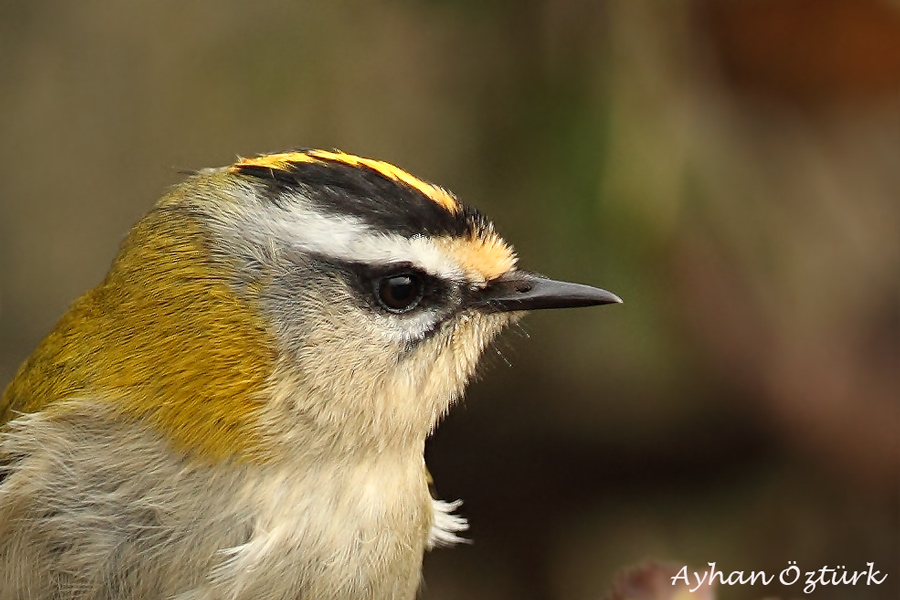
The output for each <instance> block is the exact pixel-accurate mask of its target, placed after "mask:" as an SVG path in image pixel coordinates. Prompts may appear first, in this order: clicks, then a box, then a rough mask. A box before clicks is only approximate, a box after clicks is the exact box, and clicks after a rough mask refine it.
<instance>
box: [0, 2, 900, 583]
mask: <svg viewBox="0 0 900 600" xmlns="http://www.w3.org/2000/svg"><path fill="white" fill-rule="evenodd" d="M0 51H2V56H3V61H2V64H0V385H5V384H6V383H7V382H8V381H9V379H10V378H11V377H12V375H13V373H14V371H15V369H16V367H17V365H18V364H19V363H20V362H21V361H22V360H23V359H24V358H25V356H26V355H27V354H28V353H29V352H30V350H31V349H32V348H33V347H34V346H35V345H36V344H37V342H38V341H39V340H40V339H41V337H42V336H43V335H45V334H46V333H47V332H48V331H49V330H50V329H51V328H52V326H53V324H54V322H55V320H56V319H57V318H58V317H59V316H60V315H61V314H62V313H63V312H64V311H65V309H66V307H67V305H68V304H69V302H71V301H72V300H73V299H74V298H75V297H76V296H77V295H79V294H80V293H82V292H83V291H85V290H86V289H87V288H89V287H91V286H93V285H94V284H95V283H97V282H98V281H99V280H100V279H101V278H102V276H103V274H104V273H105V271H106V269H107V267H108V265H109V263H110V261H111V259H112V257H113V255H114V253H115V251H116V247H117V244H118V243H119V241H120V240H121V239H122V238H123V236H124V234H125V232H126V231H127V230H128V228H129V226H130V225H131V224H132V223H133V222H135V221H136V220H137V219H138V218H139V217H140V216H141V214H142V213H144V212H145V211H146V210H147V209H148V208H149V207H150V206H151V204H152V203H153V202H154V200H155V199H156V198H157V197H158V196H159V195H161V194H162V193H163V192H164V191H165V190H166V188H167V187H168V186H170V185H172V184H173V183H175V182H177V181H179V179H180V178H181V176H180V175H179V169H194V168H201V167H205V166H217V165H224V164H228V163H229V162H231V161H232V160H233V159H234V158H235V156H236V155H242V156H248V155H254V154H257V153H261V152H266V151H277V150H282V149H286V148H290V147H295V146H315V147H325V148H332V147H337V148H340V149H342V150H345V151H348V152H353V153H356V154H362V155H366V156H373V157H378V158H382V159H385V160H389V161H391V162H394V163H396V164H398V165H401V166H403V167H404V168H407V169H408V170H410V171H411V172H413V173H415V174H417V175H420V176H422V177H423V178H425V179H428V180H432V181H435V182H438V183H440V184H441V185H444V186H446V187H448V188H450V189H452V190H454V191H455V192H456V193H457V194H458V195H459V196H460V197H461V198H462V199H463V200H465V201H466V202H468V203H471V204H474V205H476V206H478V207H480V208H481V209H483V210H484V211H485V212H486V213H487V214H489V215H491V216H492V217H493V218H494V220H495V221H496V222H497V225H498V227H499V229H500V231H501V232H502V233H503V234H504V235H505V236H506V237H507V238H508V239H509V240H511V241H512V242H513V243H515V244H516V246H517V248H518V250H519V252H520V256H521V263H522V264H523V265H525V266H526V267H528V268H532V269H535V270H538V271H541V272H544V273H547V274H550V275H553V276H555V277H560V278H569V279H573V280H577V281H583V282H585V283H591V284H595V285H599V286H602V287H605V288H607V289H610V290H612V291H614V292H616V293H618V294H619V295H621V296H622V297H623V298H624V299H625V305H624V306H615V307H606V308H602V309H584V310H576V311H561V312H552V313H542V314H535V315H533V316H531V317H529V318H528V319H527V320H526V321H525V323H524V325H523V326H522V327H521V328H519V329H516V330H514V331H513V332H511V333H509V334H507V335H506V336H505V338H504V339H503V341H502V342H501V343H500V344H499V346H498V348H497V352H492V353H491V355H490V356H489V357H488V360H487V361H486V362H487V365H486V367H487V368H485V369H484V373H483V374H482V375H483V376H482V377H481V378H480V380H479V381H478V382H477V383H475V384H474V385H473V386H472V387H471V390H470V393H469V394H468V397H467V399H466V401H465V402H464V404H463V405H462V406H459V407H457V409H456V410H455V412H454V413H453V414H452V415H451V416H450V417H449V418H448V420H447V421H446V422H445V423H444V424H443V425H442V426H441V428H440V429H439V431H438V433H437V434H436V435H435V437H434V438H433V440H432V441H431V443H430V445H429V448H428V459H429V464H430V466H431V470H432V472H433V473H434V476H435V479H436V481H437V486H438V490H439V491H440V493H441V494H442V495H443V496H444V497H446V498H450V499H453V498H456V497H461V498H464V499H465V501H466V503H465V504H464V506H463V513H464V514H465V515H466V516H468V517H469V519H470V521H471V525H472V529H471V532H470V533H471V537H472V538H473V539H474V543H473V544H471V545H467V546H463V547H461V548H456V549H453V550H440V551H436V552H433V553H431V554H430V555H429V556H428V557H427V558H426V568H425V581H426V585H425V588H424V592H423V598H425V599H427V600H442V599H455V598H459V599H475V600H479V599H482V598H483V599H488V598H490V599H516V600H556V599H560V600H562V599H567V600H569V599H573V600H581V599H585V600H588V599H597V598H601V597H602V596H603V595H604V593H605V592H606V590H608V589H609V586H610V585H611V584H612V582H613V581H614V578H615V575H616V573H617V572H618V571H620V570H621V569H622V568H624V567H627V566H629V565H634V564H636V563H639V562H641V561H643V560H646V559H657V560H662V561H669V562H671V563H673V564H675V565H676V566H680V565H685V564H687V565H691V566H692V567H702V566H705V565H706V563H707V562H709V561H717V566H718V568H719V569H722V570H725V571H726V572H727V571H731V570H751V569H754V570H755V569H766V570H768V571H770V572H779V571H780V570H781V569H783V568H785V567H786V566H787V561H789V560H795V561H797V563H798V565H799V567H800V568H801V569H803V570H812V569H817V568H819V567H821V566H825V565H830V566H835V565H845V566H846V567H847V568H848V569H849V570H855V569H864V568H865V563H866V562H869V561H874V562H875V565H876V568H878V569H880V570H882V572H883V573H884V572H887V573H889V574H890V575H889V577H888V579H887V581H885V582H884V583H883V584H882V585H880V586H869V587H866V586H857V587H836V588H833V587H829V588H821V589H819V590H817V591H816V593H815V594H814V595H813V596H812V597H815V598H825V599H832V598H833V599H838V598H854V599H860V600H866V599H876V598H878V599H881V598H884V599H896V598H897V597H898V592H900V589H898V579H900V572H898V565H900V503H898V483H900V451H898V440H900V295H898V283H900V235H898V234H900V232H898V223H900V214H898V213H900V3H898V2H897V1H888V0H880V1H878V0H730V1H728V0H694V1H690V2H688V1H682V2H672V1H664V0H658V1H652V0H558V1H537V0H516V1H513V0H508V1H500V0H482V1H480V2H479V1H476V0H457V1H451V0H444V1H440V0H431V1H424V0H421V1H413V0H406V1H401V0H397V1H388V0H378V1H369V2H355V3H351V2H273V1H267V0H262V1H257V2H252V3H251V2H237V1H234V0H232V1H227V2H226V1H217V2H212V1H205V2H173V1H169V2H154V3H140V2H113V1H111V0H84V1H82V2H44V1H33V2H10V1H0ZM523 334H524V335H523ZM801 587H802V586H800V585H796V586H793V587H791V588H782V587H780V586H777V585H774V586H772V587H770V588H768V589H763V588H761V587H760V586H757V587H755V588H754V587H750V586H745V587H740V586H736V587H727V586H726V587H724V588H721V589H720V590H719V592H718V593H719V597H720V598H724V599H726V600H728V599H736V600H739V599H759V598H763V597H765V596H780V597H783V598H798V597H801V596H802V590H801Z"/></svg>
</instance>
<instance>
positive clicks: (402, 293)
mask: <svg viewBox="0 0 900 600" xmlns="http://www.w3.org/2000/svg"><path fill="white" fill-rule="evenodd" d="M422 288H423V283H422V278H421V277H419V276H418V275H415V274H412V273H410V274H403V275H389V276H388V277H383V278H381V279H380V280H378V300H379V301H380V302H381V304H382V305H383V306H384V307H385V308H387V309H388V310H390V311H391V312H406V311H408V310H412V309H413V308H415V307H416V305H417V304H418V303H419V301H420V300H421V299H422Z"/></svg>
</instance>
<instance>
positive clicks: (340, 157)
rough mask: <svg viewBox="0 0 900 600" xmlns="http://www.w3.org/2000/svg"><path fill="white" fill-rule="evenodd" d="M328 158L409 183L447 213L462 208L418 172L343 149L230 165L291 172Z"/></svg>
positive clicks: (286, 154)
mask: <svg viewBox="0 0 900 600" xmlns="http://www.w3.org/2000/svg"><path fill="white" fill-rule="evenodd" d="M328 161H330V162H338V163H343V164H345V165H349V166H352V167H367V168H369V169H372V170H373V171H376V172H378V173H380V174H382V175H384V176H385V177H387V178H389V179H393V180H394V181H399V182H401V183H405V184H406V185H408V186H410V187H412V188H415V189H417V190H418V191H420V192H421V193H422V194H424V195H425V196H426V197H427V198H430V199H431V200H432V201H433V202H435V203H436V204H438V205H440V206H442V207H443V208H444V209H445V210H447V211H448V212H457V211H459V210H460V209H461V206H460V204H459V202H458V201H457V200H456V198H454V197H453V195H452V194H450V193H449V192H448V191H447V190H445V189H443V188H440V187H438V186H436V185H433V184H430V183H428V182H427V181H423V180H421V179H419V178H418V177H416V176H415V175H412V174H410V173H408V172H407V171H404V170H403V169H401V168H400V167H397V166H394V165H392V164H391V163H387V162H384V161H381V160H375V159H372V158H363V157H361V156H356V155H354V154H347V153H345V152H341V151H333V152H332V151H329V150H305V151H296V152H281V153H278V154H264V155H262V156H257V157H254V158H241V159H240V160H238V162H236V163H235V164H233V165H232V166H231V168H230V171H231V172H232V173H236V172H238V171H240V169H241V168H242V167H264V168H269V169H275V170H278V171H290V169H291V165H292V164H297V163H317V162H319V163H323V162H328Z"/></svg>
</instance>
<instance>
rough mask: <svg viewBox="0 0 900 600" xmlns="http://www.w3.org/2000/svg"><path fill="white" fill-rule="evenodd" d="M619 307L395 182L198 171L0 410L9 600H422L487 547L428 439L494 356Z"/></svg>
mask: <svg viewBox="0 0 900 600" xmlns="http://www.w3.org/2000/svg"><path fill="white" fill-rule="evenodd" d="M613 302H621V300H619V298H617V297H616V296H615V295H613V294H611V293H609V292H606V291H603V290H600V289H596V288H592V287H589V286H585V285H578V284H573V283H564V282H559V281H553V280H550V279H546V278H544V277H541V276H538V275H535V274H533V273H530V272H528V271H523V270H519V269H517V267H516V255H515V253H514V252H513V249H512V248H511V247H510V246H509V245H508V244H507V243H506V242H505V241H504V240H503V239H502V238H500V237H499V235H498V234H497V233H496V232H495V230H494V227H493V225H492V224H491V222H490V221H488V220H487V219H486V218H485V217H484V216H483V215H482V214H480V213H479V212H477V211H475V210H473V209H471V208H469V207H467V206H465V205H463V204H461V203H460V202H459V201H458V200H457V199H456V198H455V197H454V196H453V195H452V194H450V193H449V192H447V191H445V190H444V189H441V188H440V187H437V186H434V185H432V184H429V183H426V182H425V181H423V180H421V179H419V178H417V177H414V176H413V175H410V174H409V173H407V172H406V171H403V170H401V169H399V168H397V167H395V166H393V165H390V164H388V163H385V162H381V161H378V160H372V159H368V158H361V157H358V156H354V155H350V154H344V153H341V152H336V151H334V152H332V151H322V150H297V151H292V152H286V153H281V154H270V155H264V156H259V157H256V158H248V159H241V160H239V161H238V162H236V163H235V164H233V165H231V166H228V167H224V168H219V169H208V170H203V171H200V172H197V173H195V174H193V175H191V176H190V177H188V179H187V180H186V181H185V182H184V183H182V184H180V185H178V186H177V187H175V188H174V189H173V190H172V191H171V192H170V193H168V194H167V195H166V196H164V197H163V198H162V199H161V200H160V201H159V202H158V203H157V204H156V205H155V206H154V208H153V209H152V210H151V211H150V212H149V213H148V214H147V215H146V216H145V217H143V218H142V219H141V220H140V221H139V222H138V223H137V225H135V226H134V228H133V229H132V230H131V232H130V233H129V235H128V236H127V238H126V239H125V241H124V242H123V243H122V246H121V249H120V251H119V254H118V256H117V257H116V259H115V261H114V263H113V265H112V267H111V269H110V271H109V274H108V275H107V276H106V279H105V280H104V281H103V282H102V283H101V284H100V285H98V286H97V287H96V288H94V289H92V290H91V291H89V292H87V293H86V294H85V295H84V296H82V297H81V298H79V299H78V300H76V301H75V302H74V304H73V305H72V306H71V308H70V309H69V311H68V312H67V313H66V314H65V315H64V316H63V317H62V319H61V320H60V321H59V323H58V324H57V325H56V327H55V329H54V330H53V331H52V332H51V333H50V334H49V335H48V336H47V337H46V339H44V340H43V342H41V344H40V345H39V346H38V348H37V349H36V350H35V352H34V353H33V354H32V355H31V357H30V358H28V359H27V361H26V362H25V363H24V364H23V365H22V367H21V368H20V369H19V371H18V373H17V374H16V376H15V378H14V379H13V381H12V382H11V383H10V384H9V387H8V388H7V389H6V391H5V394H4V396H3V398H2V400H0V599H2V600H362V599H369V600H377V599H398V600H401V599H409V598H413V597H414V596H415V595H416V591H417V589H418V587H419V580H420V577H421V566H422V556H423V553H424V551H425V550H426V549H429V548H431V547H432V546H435V545H439V544H447V543H452V542H454V541H457V540H458V539H459V538H458V534H459V533H460V532H461V531H462V530H463V529H465V527H466V525H465V521H464V520H463V519H462V518H461V517H458V516H456V515H455V514H453V509H454V508H455V504H454V503H447V502H443V501H440V500H435V499H433V498H432V497H431V494H430V492H429V486H428V479H429V475H428V472H427V470H426V468H425V462H424V458H423V449H424V444H425V440H426V438H427V437H428V435H429V434H430V433H431V431H432V430H433V429H434V427H435V425H436V424H437V423H438V421H439V420H440V419H441V417H442V416H443V415H444V414H445V413H446V412H447V410H448V409H449V408H450V407H451V406H452V405H453V404H454V402H455V401H456V400H457V399H458V398H459V397H460V394H461V393H462V391H463V388H464V386H465V385H466V382H467V380H468V379H469V377H470V376H471V375H472V372H473V370H474V369H475V367H476V365H477V363H478V360H479V357H480V356H481V354H482V352H483V351H484V349H485V347H486V346H487V345H488V344H489V343H490V342H491V341H492V340H493V339H494V338H495V336H496V335H497V334H498V333H499V332H500V330H501V329H502V328H503V327H504V326H505V325H507V324H509V323H510V322H512V321H514V320H516V319H517V318H519V317H520V316H521V315H522V314H523V312H524V311H529V310H535V309H545V308H561V307H572V306H588V305H596V304H607V303H613Z"/></svg>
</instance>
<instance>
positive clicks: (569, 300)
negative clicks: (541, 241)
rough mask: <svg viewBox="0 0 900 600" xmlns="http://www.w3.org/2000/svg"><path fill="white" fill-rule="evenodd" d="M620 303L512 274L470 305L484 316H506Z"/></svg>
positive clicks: (593, 291)
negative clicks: (499, 313)
mask: <svg viewBox="0 0 900 600" xmlns="http://www.w3.org/2000/svg"><path fill="white" fill-rule="evenodd" d="M621 303H622V299H621V298H619V297H618V296H616V295H615V294H613V293H611V292H607V291H606V290H601V289H599V288H595V287H591V286H589V285H582V284H580V283H568V282H566V281H555V280H553V279H547V278H546V277H542V276H540V275H537V274H535V273H529V272H528V271H513V272H511V273H507V274H505V275H503V276H501V277H499V278H497V279H495V280H493V281H491V282H490V283H488V285H487V287H485V288H484V289H483V290H480V291H479V292H478V293H477V295H476V298H475V299H474V302H473V305H474V306H478V307H480V308H481V309H482V310H483V311H485V312H509V311H517V310H542V309H545V308H573V307H577V306H596V305H598V304H621Z"/></svg>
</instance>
